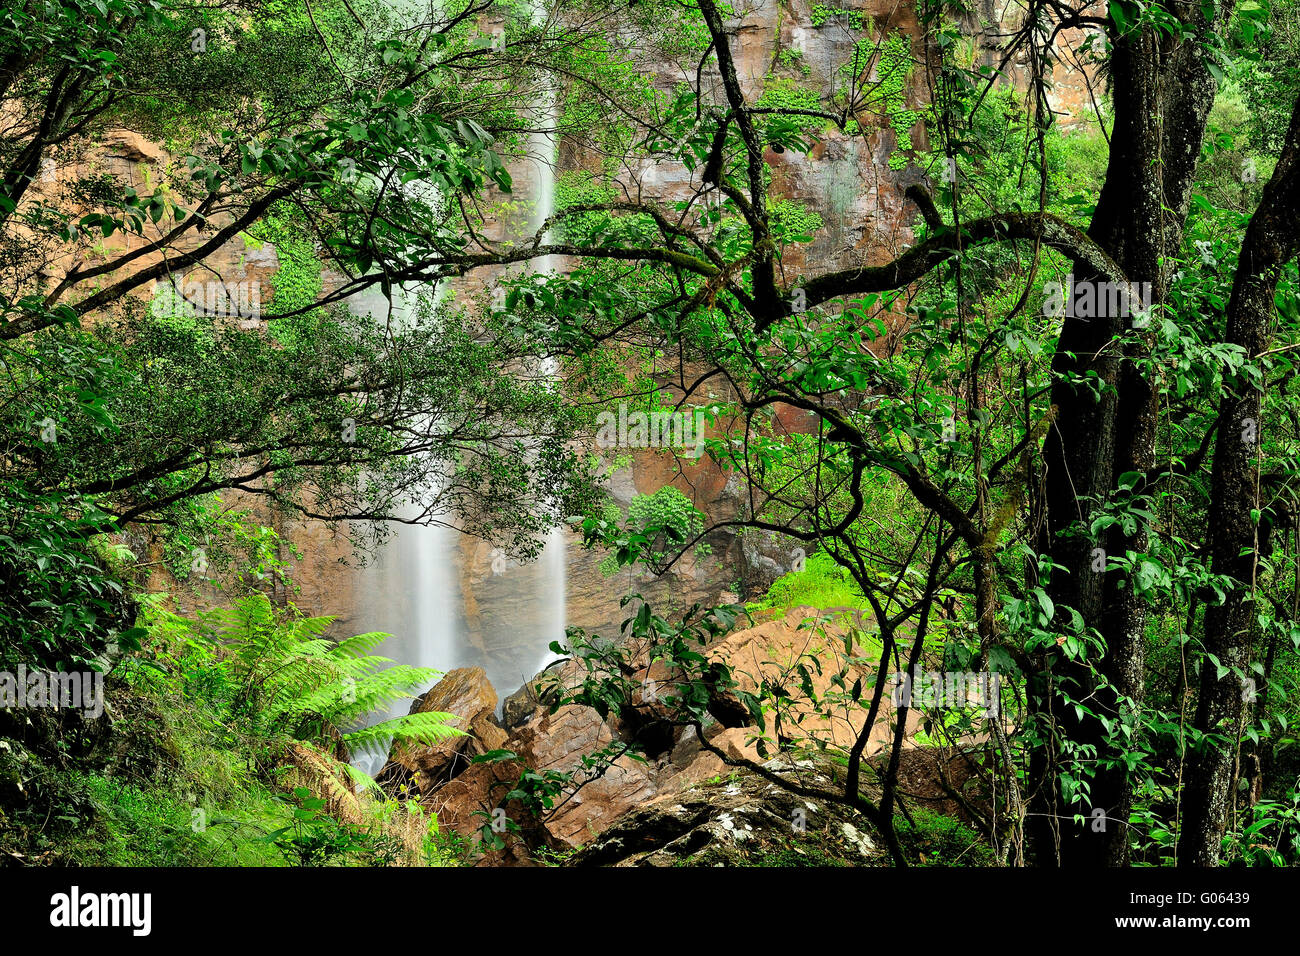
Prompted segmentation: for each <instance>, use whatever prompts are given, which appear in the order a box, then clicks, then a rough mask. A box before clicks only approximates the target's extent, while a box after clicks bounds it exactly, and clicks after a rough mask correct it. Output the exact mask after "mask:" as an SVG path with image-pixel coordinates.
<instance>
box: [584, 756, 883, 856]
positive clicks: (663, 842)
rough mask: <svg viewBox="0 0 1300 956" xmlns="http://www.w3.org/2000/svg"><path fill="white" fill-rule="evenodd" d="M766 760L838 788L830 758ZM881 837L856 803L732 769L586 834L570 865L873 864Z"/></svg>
mask: <svg viewBox="0 0 1300 956" xmlns="http://www.w3.org/2000/svg"><path fill="white" fill-rule="evenodd" d="M764 766H765V768H766V769H768V770H771V771H774V772H777V773H780V774H782V775H785V774H790V775H791V776H792V779H793V777H795V776H797V779H798V783H799V784H800V785H802V786H805V787H812V788H816V789H825V790H828V791H831V792H834V791H835V789H836V784H835V781H834V780H833V779H832V777H831V770H830V767H829V765H828V764H824V763H821V762H817V761H812V760H803V761H800V762H799V766H797V767H796V766H793V765H791V764H790V763H789V762H787V761H784V760H781V759H778V760H772V761H769V762H768V763H766V764H765V765H764ZM886 860H887V856H886V854H885V851H884V844H883V841H882V840H881V839H880V838H879V837H878V836H877V834H876V833H875V831H874V829H873V828H872V827H871V825H870V824H869V823H868V822H867V821H866V819H865V818H864V817H863V816H862V815H861V814H859V813H858V812H857V811H855V810H852V809H850V808H848V807H845V806H842V805H840V804H837V803H830V802H827V801H822V800H817V799H810V798H808V797H803V796H798V795H796V794H793V793H791V792H790V791H789V790H786V789H784V788H782V787H780V786H778V785H776V784H775V783H772V782H771V781H769V780H766V779H765V778H763V777H761V776H759V775H758V774H755V773H751V772H749V771H743V770H742V771H733V772H731V773H730V774H729V775H727V776H724V777H723V778H722V779H720V780H717V781H709V782H705V783H702V784H700V785H699V786H695V787H692V788H690V789H688V790H685V791H683V792H681V793H674V794H666V795H662V796H660V797H658V798H656V799H654V800H652V801H650V802H649V803H647V804H646V805H644V806H642V807H640V808H638V809H636V810H633V811H632V812H631V813H629V814H627V815H626V816H625V817H623V818H622V819H621V820H619V821H618V822H617V823H615V824H613V825H612V826H609V827H607V828H606V829H605V830H604V831H603V832H601V833H600V834H598V835H597V836H595V837H594V838H593V839H591V840H590V841H588V842H587V844H586V845H585V846H583V847H582V849H580V850H579V851H578V852H577V853H575V854H574V855H573V856H571V857H570V858H569V859H568V860H567V861H566V865H568V866H870V865H883V864H884V863H885V862H886Z"/></svg>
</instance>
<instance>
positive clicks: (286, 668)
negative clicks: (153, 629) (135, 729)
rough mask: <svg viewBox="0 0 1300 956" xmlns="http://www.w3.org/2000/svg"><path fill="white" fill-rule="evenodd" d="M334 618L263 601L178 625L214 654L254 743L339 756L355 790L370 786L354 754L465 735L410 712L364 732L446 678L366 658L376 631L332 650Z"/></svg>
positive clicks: (380, 636) (443, 719) (441, 716)
mask: <svg viewBox="0 0 1300 956" xmlns="http://www.w3.org/2000/svg"><path fill="white" fill-rule="evenodd" d="M333 621H334V618H333V617H305V616H302V615H301V614H300V613H299V612H298V611H297V610H296V609H294V608H290V609H289V610H288V611H277V610H276V608H275V607H273V606H272V604H271V602H270V601H269V600H268V599H267V597H266V596H265V595H263V594H254V595H251V596H249V597H246V598H244V599H242V600H240V601H239V602H238V603H236V605H235V606H234V607H233V608H230V609H223V608H219V609H216V610H212V611H207V612H204V613H203V614H200V615H199V618H198V620H197V621H195V622H182V623H183V625H185V626H188V627H189V628H190V629H191V630H192V632H193V633H194V634H196V635H197V636H200V637H203V638H206V639H207V640H210V641H213V642H215V644H216V645H217V646H218V647H219V649H220V654H219V657H220V662H219V664H218V666H219V667H221V668H222V670H223V673H222V675H221V677H222V681H221V683H222V684H223V685H224V686H225V687H226V688H227V689H228V700H227V706H228V707H229V711H230V714H231V717H232V718H233V721H234V722H235V723H236V724H237V725H239V726H240V728H241V729H242V730H243V731H244V732H246V733H248V734H249V735H250V736H252V737H256V738H261V739H264V740H275V739H279V738H284V737H287V738H290V739H293V740H299V741H303V742H307V743H312V744H316V745H318V746H320V747H321V748H322V749H324V750H326V751H329V750H333V751H335V752H336V754H337V756H336V757H335V759H336V760H338V762H339V763H340V764H342V765H343V766H342V770H343V771H344V772H345V773H346V774H347V776H348V777H349V779H351V780H352V781H353V782H354V783H355V784H357V785H359V786H362V787H373V786H374V785H375V783H374V780H372V779H371V778H370V777H369V776H368V775H367V774H365V773H364V772H362V771H360V770H357V769H356V768H355V767H352V766H351V765H350V762H351V761H352V760H353V759H355V758H356V757H357V756H360V755H363V754H378V753H384V752H387V750H388V749H389V748H390V747H391V746H392V745H393V744H394V743H405V742H411V743H420V744H436V743H438V742H440V741H443V740H447V739H448V738H451V737H459V736H464V733H465V732H464V731H463V730H460V729H458V728H456V727H454V726H452V722H453V721H457V720H459V719H460V718H459V717H458V716H457V715H455V714H448V713H442V712H435V711H430V712H426V713H420V714H406V715H404V716H399V717H393V718H391V719H389V720H385V721H381V722H380V723H377V724H374V725H372V726H362V724H363V722H364V721H365V720H366V719H367V718H368V717H369V716H370V715H371V714H374V713H376V712H378V711H381V710H387V709H389V708H391V706H392V705H393V704H395V703H396V702H398V701H401V700H404V699H409V698H410V697H412V696H413V695H414V692H415V691H417V690H418V689H419V688H420V687H424V686H428V685H429V684H431V683H433V682H434V681H436V680H437V679H438V678H440V677H441V676H442V672H441V671H438V670H435V669H433V668H429V667H412V666H409V665H406V664H398V663H396V662H395V661H393V660H392V659H390V658H387V657H380V656H377V655H374V654H371V653H370V652H371V651H373V650H374V649H375V648H376V647H378V646H379V645H380V644H381V643H383V641H384V640H385V639H386V638H387V637H388V636H389V635H387V634H384V633H382V632H379V631H372V632H368V633H365V634H357V635H355V636H353V637H349V638H347V639H345V640H343V641H340V642H338V643H335V642H334V641H332V640H330V639H328V638H326V637H325V636H324V634H325V632H326V631H327V629H328V628H329V626H330V624H331V623H332V622H333Z"/></svg>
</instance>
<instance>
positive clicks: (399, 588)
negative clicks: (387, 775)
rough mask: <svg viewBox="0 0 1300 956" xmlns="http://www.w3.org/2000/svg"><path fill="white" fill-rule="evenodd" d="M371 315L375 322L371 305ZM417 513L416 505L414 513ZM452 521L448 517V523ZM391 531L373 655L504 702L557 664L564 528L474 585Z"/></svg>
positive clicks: (545, 109)
mask: <svg viewBox="0 0 1300 956" xmlns="http://www.w3.org/2000/svg"><path fill="white" fill-rule="evenodd" d="M544 17H545V9H544V8H543V7H540V6H535V7H534V8H533V22H534V24H538V23H539V22H541V20H540V19H539V18H544ZM556 110H557V106H556V96H555V92H554V90H553V89H548V90H547V92H546V93H545V95H544V96H543V97H542V99H541V103H540V109H538V110H537V115H536V117H535V121H536V123H537V125H538V127H539V128H538V129H537V130H536V131H535V132H533V133H532V134H530V136H529V138H528V157H527V158H526V159H525V162H526V163H527V164H528V165H529V166H531V167H532V169H533V170H534V175H533V176H532V177H531V179H532V183H531V187H532V191H533V193H534V195H533V197H532V198H533V204H532V208H533V211H532V214H531V216H530V221H529V223H528V224H527V225H528V233H529V234H531V233H533V232H535V231H536V230H537V229H538V228H540V226H541V224H542V223H543V222H544V221H545V220H546V219H547V218H549V217H550V216H551V214H552V213H553V212H554V208H555V164H556V159H557V157H556V148H557V145H558V144H557V143H556V140H555V136H554V134H553V132H552V131H553V130H554V128H555V127H556V125H557V119H558V118H557V113H556ZM517 181H518V180H517ZM555 267H556V263H554V262H552V261H551V257H547V258H545V259H542V260H540V261H538V262H537V263H535V264H534V269H535V270H536V271H538V272H542V273H546V272H552V271H554V269H555ZM439 291H441V290H439ZM405 295H406V293H405V292H404V291H400V290H394V308H395V310H397V311H399V312H400V311H401V307H402V306H403V305H404V303H402V302H400V301H399V300H400V299H402V298H404V296H405ZM354 308H356V306H354ZM372 314H378V313H377V312H376V311H375V309H374V308H373V307H372ZM559 371H560V368H559V362H558V361H557V360H556V359H554V358H550V357H548V358H546V359H544V360H543V361H542V362H541V363H540V369H538V370H534V372H540V374H541V375H542V376H543V377H544V378H548V379H553V378H555V377H556V376H558V374H559ZM436 492H437V488H436V487H434V488H430V489H426V494H429V495H430V496H433V495H435V494H436ZM418 511H419V509H418V508H416V507H414V506H413V507H412V509H411V514H412V515H414V514H416V513H418ZM403 517H405V516H403ZM454 519H455V516H446V520H448V521H453V520H454ZM389 531H390V537H389V539H388V541H387V543H386V544H385V546H384V547H383V549H382V550H381V553H380V554H379V555H378V556H377V557H376V558H375V559H374V560H373V561H372V562H371V563H370V565H369V566H368V567H367V568H366V569H365V570H364V571H362V572H361V573H360V582H359V586H358V589H357V592H358V595H359V597H358V600H357V601H356V604H357V607H356V613H355V615H353V618H352V619H353V621H354V622H355V623H356V624H357V625H358V629H360V630H365V631H386V632H388V633H390V634H392V635H393V636H392V637H391V638H389V639H388V640H387V641H385V642H384V644H382V645H381V646H380V647H379V648H378V649H377V650H376V651H375V653H377V654H380V655H383V656H385V657H390V658H392V659H394V660H396V661H398V662H399V663H403V664H411V665H415V666H419V667H434V668H437V669H438V670H441V671H449V670H452V669H453V668H457V667H472V666H478V667H482V668H483V669H484V670H485V671H486V672H487V676H488V680H489V681H490V682H491V683H492V686H493V687H494V688H495V689H496V691H497V695H498V698H499V699H503V698H504V697H505V696H506V695H508V694H510V693H512V692H514V691H515V690H516V689H517V688H518V687H519V686H521V685H522V684H523V683H524V682H525V681H526V680H528V679H530V678H532V677H533V676H534V675H535V674H536V673H537V672H538V671H540V670H541V669H542V668H543V667H544V666H545V665H546V664H548V663H549V662H550V661H552V660H553V659H554V658H555V655H554V654H553V653H552V652H551V651H550V650H549V645H550V643H551V642H552V641H557V640H562V639H563V638H564V633H565V624H566V614H565V610H566V609H565V604H566V572H567V568H566V565H567V554H566V541H565V532H564V529H563V528H559V527H557V528H554V529H552V530H551V531H550V532H549V533H548V534H547V536H546V540H545V544H544V547H543V550H542V552H541V555H540V556H539V557H538V559H537V560H536V561H534V562H531V563H529V564H519V563H518V562H514V561H510V560H508V559H506V557H505V556H504V555H502V554H501V553H500V552H497V551H493V552H492V554H491V556H490V558H489V562H488V565H489V567H490V572H489V574H488V575H487V577H486V578H484V577H482V576H481V574H480V575H479V576H477V577H476V573H478V571H479V569H478V568H476V567H474V566H467V565H472V564H473V562H472V560H471V555H472V554H473V553H474V552H473V549H472V548H469V547H465V546H464V545H465V544H466V541H465V540H464V536H463V535H462V533H461V532H459V531H457V530H455V529H453V528H447V527H441V526H437V525H434V526H423V525H407V524H402V523H400V522H393V523H390V528H389ZM467 572H468V573H467ZM423 690H424V689H423V688H422V689H421V692H423ZM407 708H408V705H407V704H406V703H405V702H399V703H398V704H397V705H396V706H395V707H394V708H393V712H392V713H390V714H375V715H374V719H375V720H382V719H386V718H388V717H390V716H397V715H399V714H403V713H405V712H406V710H407ZM382 763H383V760H382V759H381V757H380V756H379V755H375V756H374V757H361V758H359V759H358V760H357V764H358V766H360V767H362V769H364V770H367V771H369V772H372V773H373V772H377V771H378V770H379V767H380V766H382Z"/></svg>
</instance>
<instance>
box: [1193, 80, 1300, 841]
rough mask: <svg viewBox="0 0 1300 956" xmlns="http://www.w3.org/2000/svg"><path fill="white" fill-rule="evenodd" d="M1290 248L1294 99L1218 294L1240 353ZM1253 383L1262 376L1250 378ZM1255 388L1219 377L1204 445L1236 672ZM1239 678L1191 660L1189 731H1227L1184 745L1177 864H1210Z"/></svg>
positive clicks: (1299, 185)
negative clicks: (1195, 688) (1210, 454)
mask: <svg viewBox="0 0 1300 956" xmlns="http://www.w3.org/2000/svg"><path fill="white" fill-rule="evenodd" d="M1297 252H1300V102H1297V103H1296V108H1295V111H1294V112H1293V113H1292V116H1291V127H1290V130H1289V131H1288V133H1287V138H1286V143H1285V145H1284V147H1283V149H1282V155H1281V157H1280V158H1279V160H1278V164H1277V168H1276V170H1274V173H1273V178H1272V179H1271V180H1270V181H1269V183H1268V185H1267V186H1265V188H1264V195H1263V199H1262V200H1261V202H1260V205H1259V209H1258V210H1256V212H1255V215H1254V216H1253V217H1252V218H1251V221H1250V225H1249V227H1247V229H1246V237H1245V239H1244V241H1243V242H1242V246H1241V257H1240V259H1239V260H1238V263H1237V274H1236V278H1235V280H1234V281H1233V286H1232V297H1231V298H1230V299H1229V301H1228V341H1229V342H1231V343H1232V344H1234V345H1240V346H1241V347H1242V348H1243V349H1245V351H1246V355H1247V356H1249V358H1250V359H1252V360H1253V359H1255V358H1256V357H1257V356H1259V355H1260V353H1261V352H1263V351H1264V349H1265V348H1266V345H1267V341H1268V328H1269V323H1270V321H1271V320H1272V318H1273V312H1274V298H1273V297H1274V293H1275V290H1276V287H1277V282H1278V275H1279V271H1280V268H1281V266H1282V265H1283V264H1284V263H1286V262H1287V261H1288V260H1290V259H1291V258H1293V257H1294V256H1295V255H1296V254H1297ZM1256 381H1257V382H1262V379H1257V380H1256ZM1263 399H1264V393H1263V390H1262V389H1261V388H1260V387H1259V386H1258V385H1255V384H1252V383H1251V380H1250V379H1249V378H1247V376H1245V375H1241V376H1239V377H1238V379H1237V381H1236V382H1233V383H1228V382H1225V383H1224V389H1223V396H1222V398H1221V399H1220V402H1219V430H1218V434H1217V436H1216V441H1215V446H1214V465H1213V469H1212V473H1211V474H1212V478H1211V488H1212V498H1211V502H1210V516H1209V539H1210V552H1211V561H1212V570H1213V571H1214V573H1215V574H1226V575H1229V576H1230V577H1232V578H1233V579H1235V581H1236V582H1237V583H1236V585H1235V586H1234V587H1233V589H1232V590H1231V591H1230V592H1229V594H1228V597H1227V599H1226V600H1225V601H1224V602H1223V603H1222V604H1217V605H1211V606H1209V607H1208V608H1207V609H1206V612H1205V652H1206V654H1213V655H1214V656H1215V657H1216V658H1218V660H1219V663H1220V664H1221V665H1222V666H1223V667H1228V668H1234V669H1237V670H1238V671H1240V673H1241V674H1244V673H1246V668H1247V667H1248V666H1249V664H1250V656H1251V649H1252V646H1253V643H1254V640H1253V639H1254V636H1255V633H1256V627H1255V618H1256V613H1257V607H1256V601H1255V590H1254V587H1253V584H1254V579H1255V569H1256V563H1257V561H1258V557H1259V553H1258V541H1257V537H1256V534H1257V528H1256V525H1257V522H1256V519H1255V518H1254V516H1252V514H1251V511H1252V509H1258V508H1260V507H1261V506H1260V504H1259V495H1258V480H1257V479H1258V475H1257V470H1256V469H1257V466H1258V461H1259V449H1260V443H1261V442H1262V441H1263V434H1262V431H1261V429H1262V427H1263V416H1262V406H1263ZM1247 697H1248V694H1246V693H1244V686H1243V683H1242V678H1241V676H1240V674H1238V673H1231V672H1229V673H1225V674H1223V676H1222V677H1220V676H1219V670H1218V668H1216V667H1215V666H1214V665H1213V664H1212V663H1211V662H1209V661H1205V662H1204V663H1203V664H1202V667H1201V686H1200V696H1199V698H1198V702H1197V708H1196V724H1195V726H1196V729H1197V730H1199V731H1201V732H1203V733H1214V734H1219V735H1223V736H1225V737H1227V739H1228V742H1227V744H1226V745H1222V746H1206V747H1205V748H1204V749H1203V750H1202V751H1201V752H1199V753H1194V754H1193V755H1192V756H1191V758H1190V761H1189V766H1188V770H1187V775H1186V779H1187V786H1186V789H1185V791H1184V797H1183V801H1184V803H1183V807H1184V818H1183V829H1182V832H1181V835H1180V839H1179V844H1178V861H1179V864H1180V865H1184V866H1214V865H1215V864H1216V863H1218V861H1219V851H1220V847H1221V845H1222V840H1223V833H1224V828H1225V825H1226V823H1227V816H1228V811H1229V808H1230V805H1231V803H1232V800H1233V793H1232V783H1233V777H1234V774H1233V767H1234V763H1235V759H1236V741H1237V737H1238V734H1239V733H1240V729H1241V721H1242V719H1243V718H1244V716H1245V714H1246V711H1247V707H1248V702H1247Z"/></svg>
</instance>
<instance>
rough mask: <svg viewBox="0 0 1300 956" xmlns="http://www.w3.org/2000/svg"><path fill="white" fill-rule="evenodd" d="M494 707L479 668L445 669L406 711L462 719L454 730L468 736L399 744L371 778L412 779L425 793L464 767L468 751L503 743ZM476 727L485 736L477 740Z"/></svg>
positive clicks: (492, 692) (493, 697)
mask: <svg viewBox="0 0 1300 956" xmlns="http://www.w3.org/2000/svg"><path fill="white" fill-rule="evenodd" d="M496 706H497V695H496V691H495V690H493V689H492V685H491V684H490V683H488V680H487V675H486V674H485V673H484V671H483V668H481V667H462V668H457V669H456V670H453V671H448V672H447V674H446V675H445V676H444V677H443V678H442V680H440V681H438V683H436V684H434V685H433V687H432V688H431V689H430V690H429V691H428V692H427V693H426V694H424V695H422V696H420V697H417V698H416V699H415V701H414V702H413V703H412V704H411V709H410V713H412V714H424V713H430V712H435V711H436V712H444V713H450V714H455V715H456V716H457V717H459V718H461V719H460V721H459V722H458V726H459V728H460V729H462V730H465V731H467V733H468V734H469V736H464V737H450V738H448V739H446V740H441V741H438V742H437V743H434V744H412V743H406V744H398V745H396V746H395V747H394V748H393V752H392V755H391V756H390V757H389V761H388V764H387V765H385V767H384V768H383V770H381V771H380V772H379V774H378V775H377V777H376V779H377V780H379V781H380V783H385V784H389V783H393V782H396V781H403V782H405V781H411V780H413V781H414V783H415V785H416V786H417V788H418V789H419V790H420V791H421V792H425V793H427V792H429V791H430V790H431V789H432V788H433V787H435V786H437V785H438V784H439V783H441V782H443V781H444V780H446V779H449V778H451V777H453V776H455V775H456V774H457V773H458V772H459V771H461V770H463V769H464V767H465V766H466V765H467V764H468V761H469V756H470V755H471V754H472V753H482V752H484V751H486V750H491V749H496V748H497V747H498V746H500V745H501V744H503V743H504V742H505V732H504V731H502V730H501V729H500V728H499V727H498V726H496V725H495V719H494V714H495V711H496ZM476 729H477V733H478V734H479V735H486V736H487V738H488V739H487V740H482V741H480V740H479V738H478V737H477V736H476V735H475V732H476Z"/></svg>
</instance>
